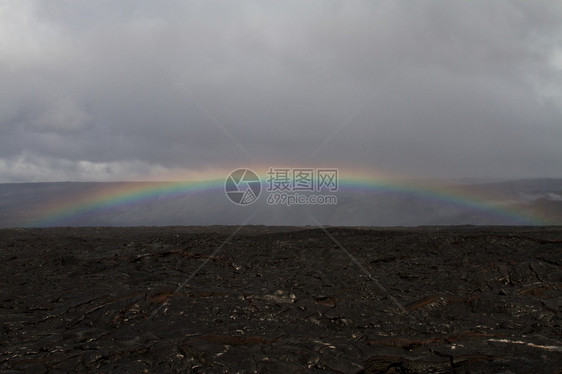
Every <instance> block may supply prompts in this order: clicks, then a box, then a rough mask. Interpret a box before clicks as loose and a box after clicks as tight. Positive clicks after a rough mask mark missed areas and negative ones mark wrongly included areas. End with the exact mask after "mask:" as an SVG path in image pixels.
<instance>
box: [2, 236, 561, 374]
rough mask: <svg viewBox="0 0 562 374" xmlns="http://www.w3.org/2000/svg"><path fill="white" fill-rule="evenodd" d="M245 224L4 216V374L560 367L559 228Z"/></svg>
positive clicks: (461, 370) (485, 370)
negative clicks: (122, 224)
mask: <svg viewBox="0 0 562 374" xmlns="http://www.w3.org/2000/svg"><path fill="white" fill-rule="evenodd" d="M235 229H236V228H235V227H199V228H197V227H151V228H140V227H139V228H53V229H7V230H0V266H1V271H0V284H1V285H2V286H1V289H0V320H1V326H2V329H1V330H0V373H19V372H30V373H63V372H94V373H107V372H131V373H143V372H148V373H164V372H178V373H184V372H198V373H199V372H200V373H250V372H257V373H300V372H312V373H423V372H442V373H448V372H454V373H468V372H470V373H488V372H496V373H531V372H534V373H560V372H562V371H561V369H562V338H561V337H562V328H561V317H562V314H561V311H562V271H561V270H562V269H561V265H562V228H560V227H551V228H524V227H438V228H437V227H427V228H408V229H378V228H353V229H352V228H328V229H327V230H326V231H323V230H322V229H313V228H305V227H301V228H283V227H277V228H272V227H259V226H252V227H246V228H243V229H242V230H241V231H239V232H234V231H235ZM232 234H234V235H232Z"/></svg>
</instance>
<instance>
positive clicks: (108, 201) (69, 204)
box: [23, 168, 560, 227]
mask: <svg viewBox="0 0 562 374" xmlns="http://www.w3.org/2000/svg"><path fill="white" fill-rule="evenodd" d="M267 169H268V168H253V170H255V171H256V172H257V173H258V175H259V176H260V177H261V178H262V181H264V179H265V176H266V172H267ZM230 171H231V170H229V171H226V172H224V173H222V172H216V171H215V172H213V173H212V174H208V175H206V176H203V178H201V175H199V177H200V179H199V180H191V181H185V180H181V178H180V180H177V181H171V182H135V183H131V182H114V183H109V184H100V185H99V187H97V188H96V187H89V188H87V189H86V191H84V192H83V193H78V194H76V195H75V196H65V197H62V198H61V199H56V200H53V201H50V202H47V203H46V204H44V205H42V206H41V207H39V208H37V209H36V210H34V211H33V212H32V213H31V214H30V216H31V217H32V218H31V219H28V220H27V221H26V222H25V223H24V225H23V226H26V227H44V226H57V225H64V223H65V222H68V221H69V220H71V219H75V218H79V217H81V216H86V215H88V214H92V213H95V212H97V211H101V210H107V209H113V208H122V207H128V206H130V207H134V206H135V205H137V204H141V203H143V202H147V201H152V200H156V199H163V198H174V197H178V196H179V197H183V196H191V195H194V194H197V193H201V192H208V191H216V193H217V196H218V195H219V194H220V197H221V198H225V199H226V196H225V194H224V191H223V188H224V181H225V178H226V176H227V175H228V174H229V173H230ZM394 177H395V176H389V175H383V174H382V173H377V174H373V173H372V172H371V173H369V172H365V171H357V170H353V169H351V170H350V171H349V172H346V170H345V169H342V168H340V175H339V185H340V189H339V191H344V192H346V193H348V192H349V193H354V192H357V193H359V192H367V193H393V194H400V195H404V196H410V197H413V198H416V199H422V200H425V201H429V202H433V203H436V204H441V205H448V206H458V207H462V208H468V209H471V210H474V211H477V212H481V213H485V214H489V215H492V216H496V217H498V218H503V219H507V220H508V221H509V222H513V223H515V224H522V225H553V224H560V222H555V221H554V220H551V219H549V217H547V216H546V215H544V214H541V213H540V212H536V211H533V212H531V211H529V210H528V209H524V208H521V207H520V206H519V207H518V206H517V205H516V204H512V203H510V202H501V197H498V196H490V195H489V194H488V195H485V194H483V193H481V192H478V191H477V189H474V188H471V187H467V186H451V187H442V186H437V187H435V186H432V185H428V184H425V185H424V184H423V183H422V184H420V183H416V182H412V181H407V180H404V179H400V180H397V179H395V178H394ZM264 187H265V183H264Z"/></svg>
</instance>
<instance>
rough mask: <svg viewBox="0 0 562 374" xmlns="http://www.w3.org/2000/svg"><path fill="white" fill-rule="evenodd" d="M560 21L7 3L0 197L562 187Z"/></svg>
mask: <svg viewBox="0 0 562 374" xmlns="http://www.w3.org/2000/svg"><path fill="white" fill-rule="evenodd" d="M561 19H562V2H557V1H551V0H545V1H493V2H491V1H470V2H469V1H449V0H446V1H431V2H430V1H427V2H414V1H328V0H325V1H302V0H300V1H276V2H274V1H232V0H228V1H209V0H205V1H188V2H183V1H157V2H156V1H138V0H134V1H132V0H131V1H114V0H107V1H55V0H51V1H26V0H14V1H10V0H8V1H0V182H27V181H68V180H74V181H76V180H132V179H133V180H134V179H147V178H150V177H158V176H165V175H168V173H169V172H176V171H181V170H186V171H189V170H191V171H201V170H206V169H209V168H216V169H220V168H228V167H230V166H239V167H242V166H252V165H254V164H260V165H264V164H271V165H272V166H278V165H280V164H291V165H297V164H299V163H302V164H303V165H304V164H306V165H319V166H324V167H332V166H340V167H341V166H343V165H352V166H354V167H358V168H362V169H368V170H369V169H372V170H379V171H380V170H386V171H389V172H392V173H395V174H400V175H404V176H411V177H440V178H447V177H451V178H458V177H473V178H486V177H500V178H526V177H562V22H560V20H561ZM229 134H231V135H229ZM320 146H321V147H320ZM319 147H320V148H319Z"/></svg>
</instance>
